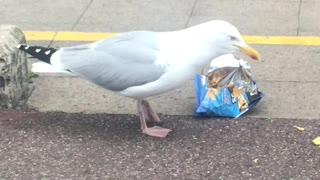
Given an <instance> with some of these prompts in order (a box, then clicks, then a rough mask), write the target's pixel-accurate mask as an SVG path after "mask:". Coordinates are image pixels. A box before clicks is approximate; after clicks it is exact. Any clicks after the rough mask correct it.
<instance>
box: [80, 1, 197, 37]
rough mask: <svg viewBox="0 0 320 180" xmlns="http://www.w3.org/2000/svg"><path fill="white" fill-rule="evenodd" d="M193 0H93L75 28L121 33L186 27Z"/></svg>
mask: <svg viewBox="0 0 320 180" xmlns="http://www.w3.org/2000/svg"><path fill="white" fill-rule="evenodd" d="M194 2H195V0H185V1H183V3H182V2H181V1H179V0H171V1H166V0H159V1H152V0H147V1H145V0H137V1H127V0H118V1H105V0H95V1H93V3H92V5H91V6H90V7H89V9H88V10H87V12H86V13H85V14H84V16H83V17H82V18H81V20H80V21H79V23H78V24H77V26H76V27H75V30H77V31H104V32H123V31H130V30H146V29H147V30H154V31H168V30H177V29H182V28H184V27H185V26H186V24H187V22H188V19H189V16H190V14H191V11H192V8H193V5H194Z"/></svg>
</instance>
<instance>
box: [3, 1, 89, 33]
mask: <svg viewBox="0 0 320 180" xmlns="http://www.w3.org/2000/svg"><path fill="white" fill-rule="evenodd" d="M91 1H92V0H80V1H79V0H69V1H62V0H57V1H54V2H52V1H50V0H42V1H35V0H24V1H11V0H1V1H0V2H1V6H0V17H1V22H0V23H1V24H13V25H17V26H18V27H20V28H21V29H22V30H24V31H26V30H34V31H41V30H42V31H54V30H62V31H63V30H64V31H68V30H69V31H70V30H72V27H73V26H74V25H75V24H76V22H77V21H78V19H79V18H80V17H81V15H82V13H83V12H84V11H85V10H86V8H87V7H88V6H89V5H90V2H91Z"/></svg>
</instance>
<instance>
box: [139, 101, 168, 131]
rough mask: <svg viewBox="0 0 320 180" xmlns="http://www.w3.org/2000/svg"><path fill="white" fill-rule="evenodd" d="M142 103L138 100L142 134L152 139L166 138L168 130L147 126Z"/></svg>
mask: <svg viewBox="0 0 320 180" xmlns="http://www.w3.org/2000/svg"><path fill="white" fill-rule="evenodd" d="M143 101H144V100H138V113H139V117H140V122H141V129H142V133H144V134H147V135H149V136H154V137H166V136H167V135H168V133H169V132H170V131H171V130H170V129H166V128H162V127H160V126H153V127H150V128H149V127H148V126H147V123H146V117H145V111H144V108H145V107H144V104H143Z"/></svg>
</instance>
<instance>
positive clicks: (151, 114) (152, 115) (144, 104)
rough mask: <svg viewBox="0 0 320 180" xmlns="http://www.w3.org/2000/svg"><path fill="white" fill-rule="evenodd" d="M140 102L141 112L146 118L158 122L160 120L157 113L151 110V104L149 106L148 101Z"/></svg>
mask: <svg viewBox="0 0 320 180" xmlns="http://www.w3.org/2000/svg"><path fill="white" fill-rule="evenodd" d="M141 104H142V107H143V112H144V115H145V118H146V119H147V120H151V121H153V122H155V123H160V122H161V120H160V118H159V116H158V115H157V113H155V112H154V111H153V110H152V108H151V106H150V104H149V102H148V101H146V100H142V101H141Z"/></svg>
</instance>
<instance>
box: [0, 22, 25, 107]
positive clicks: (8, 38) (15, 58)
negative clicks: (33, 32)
mask: <svg viewBox="0 0 320 180" xmlns="http://www.w3.org/2000/svg"><path fill="white" fill-rule="evenodd" d="M25 42H26V40H25V36H24V34H23V32H22V31H21V30H20V29H19V28H18V27H16V26H12V25H0V107H2V108H16V107H17V106H18V105H19V104H20V103H21V101H23V99H24V98H26V95H27V93H28V90H29V88H28V86H29V83H28V67H27V56H26V54H25V53H24V52H22V51H20V50H18V49H17V48H16V46H17V44H19V43H25Z"/></svg>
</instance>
